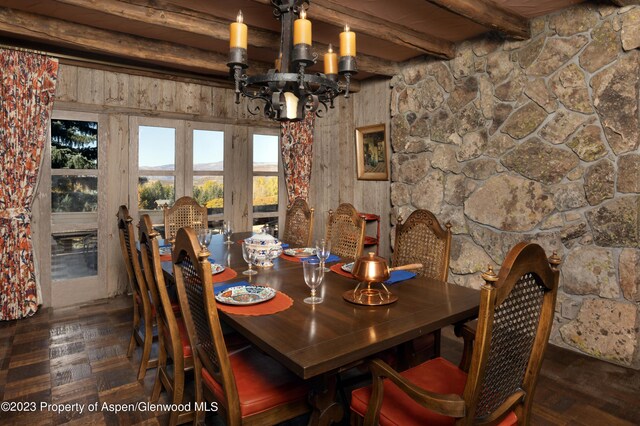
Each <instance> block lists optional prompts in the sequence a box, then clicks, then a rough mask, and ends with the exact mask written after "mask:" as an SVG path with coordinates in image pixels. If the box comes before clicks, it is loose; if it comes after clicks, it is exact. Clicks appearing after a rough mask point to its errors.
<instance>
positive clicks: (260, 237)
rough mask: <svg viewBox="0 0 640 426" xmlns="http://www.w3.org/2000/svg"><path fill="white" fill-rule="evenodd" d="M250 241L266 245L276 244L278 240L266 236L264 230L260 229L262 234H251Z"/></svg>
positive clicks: (268, 235)
mask: <svg viewBox="0 0 640 426" xmlns="http://www.w3.org/2000/svg"><path fill="white" fill-rule="evenodd" d="M251 241H253V242H263V241H264V242H266V243H273V244H278V240H277V239H276V238H275V237H274V236H273V235H271V234H268V233H267V232H266V230H265V229H262V232H260V233H259V234H253V235H252V236H251Z"/></svg>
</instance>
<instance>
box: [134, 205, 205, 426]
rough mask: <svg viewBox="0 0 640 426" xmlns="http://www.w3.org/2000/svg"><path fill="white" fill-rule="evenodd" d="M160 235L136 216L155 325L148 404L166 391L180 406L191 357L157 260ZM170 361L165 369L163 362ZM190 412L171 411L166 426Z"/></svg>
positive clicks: (188, 416)
mask: <svg viewBox="0 0 640 426" xmlns="http://www.w3.org/2000/svg"><path fill="white" fill-rule="evenodd" d="M159 236H160V234H159V233H158V232H157V231H156V230H154V229H153V223H152V222H151V217H150V216H149V215H148V214H143V215H142V216H141V217H140V251H141V253H142V255H141V258H142V270H143V272H144V277H145V279H146V283H147V287H148V288H149V292H150V293H151V300H152V301H153V306H154V307H155V309H154V312H155V314H156V322H157V325H158V336H159V337H158V368H157V369H156V378H155V383H154V385H153V391H152V392H151V402H153V403H157V402H158V400H159V398H160V392H162V390H166V391H167V393H168V394H169V395H170V401H171V404H176V405H178V404H182V403H183V396H184V389H185V373H186V372H187V371H190V370H193V356H192V351H191V346H190V344H189V337H188V336H187V330H186V328H185V325H184V321H183V319H182V317H181V316H180V304H179V303H178V301H177V300H171V297H170V295H169V291H168V289H167V285H166V283H165V280H164V274H163V272H162V264H161V261H160V245H159V243H158V237H159ZM168 360H171V363H170V364H169V365H172V368H168V363H167V361H168ZM193 418H194V411H183V412H180V411H178V410H172V411H171V415H170V417H169V424H170V425H172V426H173V425H176V424H180V423H185V422H188V421H192V420H193Z"/></svg>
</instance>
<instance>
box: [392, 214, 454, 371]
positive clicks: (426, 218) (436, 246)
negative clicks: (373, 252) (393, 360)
mask: <svg viewBox="0 0 640 426" xmlns="http://www.w3.org/2000/svg"><path fill="white" fill-rule="evenodd" d="M450 255H451V224H450V223H448V222H447V224H446V225H445V228H442V226H440V222H438V219H437V218H436V217H435V215H434V214H433V213H431V212H430V211H428V210H415V211H414V212H413V213H411V215H409V218H408V219H407V221H406V222H405V223H402V218H398V223H397V225H396V239H395V245H394V250H393V266H400V265H408V264H410V263H422V265H423V267H422V269H421V270H419V271H417V273H418V275H424V276H427V277H429V278H435V279H437V280H441V281H446V280H447V277H448V276H449V258H450ZM400 349H401V353H400V354H399V355H400V356H399V362H400V364H399V365H400V366H403V367H404V366H415V365H417V364H419V363H421V362H424V361H426V360H427V359H429V358H433V357H437V356H440V330H438V331H435V332H433V333H430V334H428V335H426V336H421V337H419V338H417V339H414V340H413V341H411V342H408V343H407V344H405V345H402V346H401V347H400Z"/></svg>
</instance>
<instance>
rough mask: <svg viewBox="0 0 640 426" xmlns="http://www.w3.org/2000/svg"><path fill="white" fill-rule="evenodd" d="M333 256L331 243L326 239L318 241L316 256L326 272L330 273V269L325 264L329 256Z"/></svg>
mask: <svg viewBox="0 0 640 426" xmlns="http://www.w3.org/2000/svg"><path fill="white" fill-rule="evenodd" d="M330 255H331V241H330V240H325V239H324V238H323V239H321V240H316V256H318V259H320V265H321V267H322V269H323V270H324V272H329V271H330V269H329V268H327V267H325V266H324V263H325V262H326V261H327V259H328V258H329V256H330Z"/></svg>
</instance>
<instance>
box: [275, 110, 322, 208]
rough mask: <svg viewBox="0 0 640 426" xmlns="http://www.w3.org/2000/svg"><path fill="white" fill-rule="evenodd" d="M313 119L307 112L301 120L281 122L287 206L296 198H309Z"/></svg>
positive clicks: (313, 116)
mask: <svg viewBox="0 0 640 426" xmlns="http://www.w3.org/2000/svg"><path fill="white" fill-rule="evenodd" d="M314 119H315V115H314V114H313V113H310V112H309V113H307V115H306V117H305V118H304V120H302V121H293V122H292V121H289V122H284V123H282V127H281V130H282V134H281V136H282V138H281V139H282V164H283V166H284V180H285V184H286V186H287V198H288V202H287V206H291V204H292V203H293V201H294V200H295V199H296V198H304V199H305V200H308V199H309V181H310V180H311V159H312V155H313V150H312V145H313V123H314Z"/></svg>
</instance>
